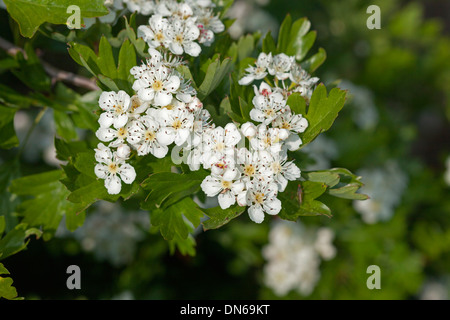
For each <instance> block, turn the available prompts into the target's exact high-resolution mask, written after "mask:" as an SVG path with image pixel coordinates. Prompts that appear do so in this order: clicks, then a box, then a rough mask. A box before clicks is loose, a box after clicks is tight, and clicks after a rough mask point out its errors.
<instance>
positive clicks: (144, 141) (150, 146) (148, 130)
mask: <svg viewBox="0 0 450 320" xmlns="http://www.w3.org/2000/svg"><path fill="white" fill-rule="evenodd" d="M158 130H159V123H158V122H157V121H155V120H154V119H153V118H152V117H150V116H148V115H146V116H142V117H140V119H139V121H134V122H133V123H132V124H131V125H130V129H129V131H130V134H129V137H128V142H129V143H130V144H131V145H132V146H133V147H134V148H136V150H137V154H138V155H140V156H144V155H146V154H149V153H151V154H152V155H154V156H155V157H156V158H164V157H165V155H166V154H167V152H168V151H169V148H168V147H167V146H165V145H161V144H160V143H159V141H158V139H157V137H156V136H157V132H158Z"/></svg>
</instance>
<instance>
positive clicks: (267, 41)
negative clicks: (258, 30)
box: [262, 31, 277, 54]
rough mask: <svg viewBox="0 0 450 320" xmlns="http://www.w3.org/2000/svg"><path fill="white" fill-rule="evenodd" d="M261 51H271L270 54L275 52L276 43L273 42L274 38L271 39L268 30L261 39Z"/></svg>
mask: <svg viewBox="0 0 450 320" xmlns="http://www.w3.org/2000/svg"><path fill="white" fill-rule="evenodd" d="M262 51H263V52H264V53H267V54H268V53H270V52H272V54H276V53H277V45H276V44H275V40H274V39H273V37H272V34H271V32H270V31H268V32H267V34H266V36H265V37H264V39H263V41H262Z"/></svg>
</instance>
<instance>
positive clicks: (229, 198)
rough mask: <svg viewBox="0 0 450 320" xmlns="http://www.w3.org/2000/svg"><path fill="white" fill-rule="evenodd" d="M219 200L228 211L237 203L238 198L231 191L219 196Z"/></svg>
mask: <svg viewBox="0 0 450 320" xmlns="http://www.w3.org/2000/svg"><path fill="white" fill-rule="evenodd" d="M217 198H218V200H219V205H220V207H221V208H222V209H227V208H229V207H230V206H232V205H233V204H235V203H236V197H235V196H234V195H233V194H231V192H229V191H228V192H225V193H221V194H219V196H218V197H217Z"/></svg>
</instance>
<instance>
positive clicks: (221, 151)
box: [203, 123, 242, 168]
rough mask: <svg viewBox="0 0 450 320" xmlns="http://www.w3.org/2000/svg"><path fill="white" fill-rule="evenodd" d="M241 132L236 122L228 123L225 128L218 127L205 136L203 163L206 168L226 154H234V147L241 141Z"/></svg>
mask: <svg viewBox="0 0 450 320" xmlns="http://www.w3.org/2000/svg"><path fill="white" fill-rule="evenodd" d="M241 139H242V137H241V133H240V132H239V130H238V128H237V127H236V125H235V124H234V123H228V124H227V125H226V126H225V128H222V127H217V128H214V129H213V130H211V131H209V132H208V134H207V135H206V136H205V137H204V147H203V148H204V153H203V157H204V159H203V164H204V165H205V167H206V168H210V167H211V165H212V164H213V163H215V162H217V161H218V160H219V159H221V158H222V157H223V156H225V155H230V154H234V147H235V146H236V145H237V144H238V143H239V141H241Z"/></svg>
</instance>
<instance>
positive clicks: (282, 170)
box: [269, 154, 301, 192]
mask: <svg viewBox="0 0 450 320" xmlns="http://www.w3.org/2000/svg"><path fill="white" fill-rule="evenodd" d="M269 168H270V170H271V171H272V173H273V179H274V181H275V182H276V183H277V186H278V191H280V192H283V191H284V190H285V189H286V186H287V184H288V180H289V181H294V180H297V179H299V178H300V173H301V171H300V169H299V168H298V167H297V166H296V165H295V164H294V162H293V161H287V155H286V154H279V155H277V156H274V157H273V158H272V160H271V161H270V163H269Z"/></svg>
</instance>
